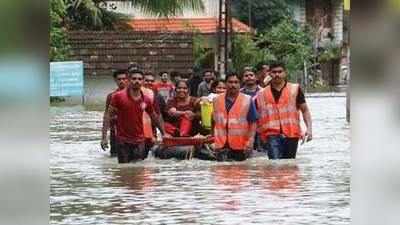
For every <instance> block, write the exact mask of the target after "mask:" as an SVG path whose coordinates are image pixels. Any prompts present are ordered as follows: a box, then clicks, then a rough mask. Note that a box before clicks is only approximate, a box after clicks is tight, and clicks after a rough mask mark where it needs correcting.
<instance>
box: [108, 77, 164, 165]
mask: <svg viewBox="0 0 400 225" xmlns="http://www.w3.org/2000/svg"><path fill="white" fill-rule="evenodd" d="M142 83H143V73H142V72H141V71H139V70H132V71H130V74H129V84H128V87H127V88H125V89H123V90H121V91H119V92H117V93H115V94H114V95H113V96H112V98H111V103H110V106H109V109H108V112H107V114H106V116H105V126H106V129H107V128H108V127H109V125H110V118H113V117H114V116H115V115H116V116H117V123H116V127H117V129H116V131H117V132H116V139H117V143H118V147H117V151H118V162H119V163H129V162H131V161H133V160H143V159H145V158H146V157H147V154H148V151H146V149H145V141H146V138H145V135H144V129H143V112H146V113H147V114H148V115H149V116H150V118H151V121H152V123H153V124H155V125H156V127H157V128H158V129H160V132H161V134H162V135H164V126H163V124H162V120H161V119H160V117H159V116H158V115H157V114H156V112H155V110H154V107H153V104H152V102H151V100H150V99H149V98H148V97H147V96H145V95H144V94H143V92H142V91H141V87H142ZM101 145H102V148H103V149H106V148H108V145H107V133H103V136H102V142H101Z"/></svg>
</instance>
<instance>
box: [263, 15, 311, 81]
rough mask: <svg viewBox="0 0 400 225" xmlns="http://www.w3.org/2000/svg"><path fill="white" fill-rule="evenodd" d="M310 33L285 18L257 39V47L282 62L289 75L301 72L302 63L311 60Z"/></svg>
mask: <svg viewBox="0 0 400 225" xmlns="http://www.w3.org/2000/svg"><path fill="white" fill-rule="evenodd" d="M311 37H312V35H311V33H310V32H309V31H308V30H307V28H302V27H300V26H298V25H297V24H296V23H295V22H294V21H293V20H291V19H289V18H286V19H284V20H282V21H281V22H280V23H279V24H278V25H276V26H274V27H272V28H271V29H270V30H268V31H265V32H263V33H261V34H260V35H259V36H258V37H257V46H258V47H260V48H261V49H268V51H270V52H271V53H272V54H273V55H274V57H275V58H276V59H277V60H281V61H283V62H284V63H285V64H286V66H287V69H288V72H289V75H290V74H293V73H294V72H297V71H301V70H302V69H303V67H304V61H306V62H311V60H312V58H313V53H312V52H313V51H312V41H311Z"/></svg>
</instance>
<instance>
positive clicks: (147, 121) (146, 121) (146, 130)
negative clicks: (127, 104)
mask: <svg viewBox="0 0 400 225" xmlns="http://www.w3.org/2000/svg"><path fill="white" fill-rule="evenodd" d="M142 93H143V94H144V95H145V96H146V97H148V98H149V99H150V102H151V104H154V92H153V91H152V90H150V89H148V88H145V87H142ZM142 120H143V135H144V137H145V138H146V139H151V140H153V139H154V135H153V127H152V124H151V118H150V115H149V114H148V113H147V112H143V119H142Z"/></svg>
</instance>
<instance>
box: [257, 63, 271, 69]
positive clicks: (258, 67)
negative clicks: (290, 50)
mask: <svg viewBox="0 0 400 225" xmlns="http://www.w3.org/2000/svg"><path fill="white" fill-rule="evenodd" d="M264 65H266V66H270V63H268V62H260V63H258V64H257V65H256V70H257V71H260V70H262V69H263V66H264Z"/></svg>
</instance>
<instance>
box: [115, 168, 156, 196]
mask: <svg viewBox="0 0 400 225" xmlns="http://www.w3.org/2000/svg"><path fill="white" fill-rule="evenodd" d="M152 174H153V172H152V169H151V168H146V167H132V166H126V167H121V168H119V169H118V170H115V171H114V172H113V176H114V179H116V180H117V181H118V182H120V183H121V184H122V185H124V186H126V187H127V188H128V189H129V190H132V191H134V192H135V193H136V192H137V191H147V190H149V189H150V188H151V187H152V186H154V180H153V178H152Z"/></svg>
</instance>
